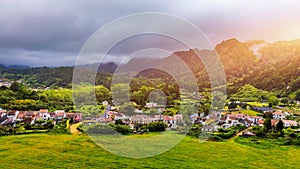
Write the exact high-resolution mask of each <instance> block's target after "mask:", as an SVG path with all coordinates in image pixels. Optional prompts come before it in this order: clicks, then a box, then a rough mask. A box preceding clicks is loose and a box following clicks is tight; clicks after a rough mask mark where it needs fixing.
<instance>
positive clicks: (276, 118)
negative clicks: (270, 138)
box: [272, 112, 286, 120]
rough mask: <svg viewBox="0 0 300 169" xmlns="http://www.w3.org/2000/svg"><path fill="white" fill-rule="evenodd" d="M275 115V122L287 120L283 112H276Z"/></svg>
mask: <svg viewBox="0 0 300 169" xmlns="http://www.w3.org/2000/svg"><path fill="white" fill-rule="evenodd" d="M272 115H273V119H275V120H282V119H285V117H286V115H285V113H282V112H274V113H272Z"/></svg>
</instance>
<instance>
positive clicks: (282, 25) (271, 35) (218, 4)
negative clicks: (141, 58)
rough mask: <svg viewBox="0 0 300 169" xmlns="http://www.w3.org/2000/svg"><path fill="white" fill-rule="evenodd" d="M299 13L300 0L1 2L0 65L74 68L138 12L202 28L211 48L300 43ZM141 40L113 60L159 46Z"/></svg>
mask: <svg viewBox="0 0 300 169" xmlns="http://www.w3.org/2000/svg"><path fill="white" fill-rule="evenodd" d="M299 11H300V1H296V0H295V1H292V0H282V1H279V0H274V1H259V0H243V1H238V0H223V1H218V0H207V1H206V0H203V1H199V0H186V1H174V0H166V1H162V0H151V1H149V0H148V1H147V0H109V1H104V0H72V1H67V0H43V1H38V0H23V1H19V0H1V1H0V63H2V64H7V65H28V66H33V67H37V66H70V65H74V64H75V62H76V58H77V57H78V55H79V53H80V51H81V49H82V47H83V46H84V44H85V42H86V41H87V40H88V39H89V38H90V37H91V35H93V33H95V32H96V31H97V30H98V29H100V28H101V27H102V26H104V25H106V24H107V23H109V22H111V21H113V20H115V19H117V18H119V17H122V16H126V15H129V14H134V13H139V12H162V13H167V14H171V15H175V16H178V17H181V18H184V19H186V20H187V21H189V22H191V23H193V24H194V25H196V26H197V27H198V28H199V29H200V30H202V32H203V33H204V34H205V35H206V36H207V38H208V39H209V40H210V41H211V43H212V45H216V44H217V43H220V42H221V41H222V40H226V39H230V38H237V39H238V40H240V41H247V40H266V41H268V42H274V41H278V40H292V39H300V22H299V21H300V12H299ZM150 24H151V23H150ZM132 41H134V40H132ZM136 41H138V43H132V42H130V40H129V41H127V43H126V42H123V44H125V45H123V46H122V45H119V47H116V49H115V50H114V51H113V52H111V53H110V57H108V60H109V59H111V60H112V61H114V60H117V59H118V57H122V56H125V55H128V54H130V53H131V52H132V51H134V49H135V48H136V47H137V46H139V48H143V47H147V45H144V44H147V43H149V44H151V43H153V44H157V40H156V41H155V38H153V37H150V36H145V37H142V38H140V39H138V38H137V40H136ZM165 43H167V40H166V42H165ZM142 44H143V45H144V46H143V45H142ZM148 46H149V45H148ZM150 46H151V45H150Z"/></svg>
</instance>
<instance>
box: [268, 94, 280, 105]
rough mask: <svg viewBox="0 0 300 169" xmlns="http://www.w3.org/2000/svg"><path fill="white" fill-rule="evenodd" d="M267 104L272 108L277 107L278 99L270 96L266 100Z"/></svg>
mask: <svg viewBox="0 0 300 169" xmlns="http://www.w3.org/2000/svg"><path fill="white" fill-rule="evenodd" d="M268 102H269V106H270V107H273V106H276V105H278V103H279V99H278V98H277V97H276V96H270V97H269V99H268Z"/></svg>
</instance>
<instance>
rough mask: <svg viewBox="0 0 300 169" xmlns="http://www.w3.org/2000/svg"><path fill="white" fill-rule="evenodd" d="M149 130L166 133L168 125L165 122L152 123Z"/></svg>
mask: <svg viewBox="0 0 300 169" xmlns="http://www.w3.org/2000/svg"><path fill="white" fill-rule="evenodd" d="M148 129H149V131H151V132H154V131H165V130H166V124H165V123H164V122H151V123H149V124H148Z"/></svg>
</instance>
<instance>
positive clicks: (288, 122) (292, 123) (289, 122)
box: [282, 120, 298, 127]
mask: <svg viewBox="0 0 300 169" xmlns="http://www.w3.org/2000/svg"><path fill="white" fill-rule="evenodd" d="M282 122H283V124H284V127H292V126H298V123H297V121H295V120H282Z"/></svg>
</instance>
